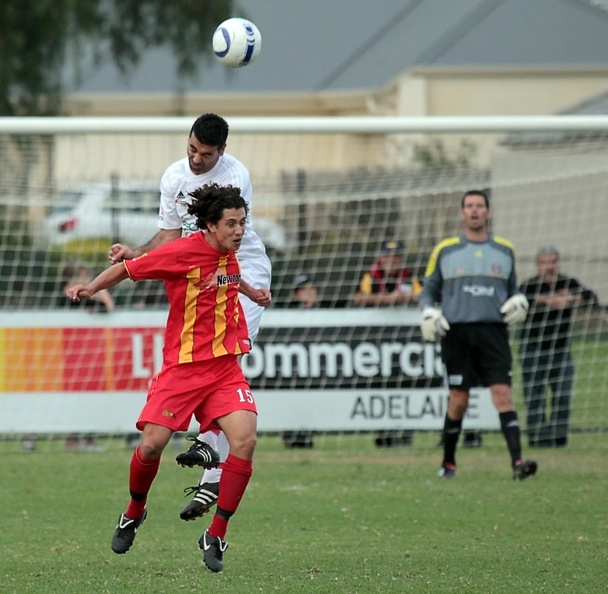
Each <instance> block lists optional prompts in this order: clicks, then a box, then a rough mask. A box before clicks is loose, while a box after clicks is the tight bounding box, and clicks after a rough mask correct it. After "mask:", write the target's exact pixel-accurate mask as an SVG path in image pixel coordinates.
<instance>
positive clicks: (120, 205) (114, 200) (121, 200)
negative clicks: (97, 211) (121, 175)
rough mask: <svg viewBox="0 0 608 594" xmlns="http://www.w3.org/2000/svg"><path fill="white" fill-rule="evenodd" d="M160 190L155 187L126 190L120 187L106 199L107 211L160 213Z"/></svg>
mask: <svg viewBox="0 0 608 594" xmlns="http://www.w3.org/2000/svg"><path fill="white" fill-rule="evenodd" d="M158 206H159V191H158V188H153V189H136V190H125V189H122V188H118V190H116V191H115V192H114V193H113V194H112V195H111V196H109V197H108V199H107V200H106V201H104V204H103V209H104V210H105V211H108V210H112V209H116V210H117V211H120V212H140V213H153V214H156V213H158Z"/></svg>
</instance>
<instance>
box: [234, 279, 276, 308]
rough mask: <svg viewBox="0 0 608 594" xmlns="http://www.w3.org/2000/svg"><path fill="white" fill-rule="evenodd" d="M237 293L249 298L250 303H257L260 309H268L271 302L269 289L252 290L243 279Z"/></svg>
mask: <svg viewBox="0 0 608 594" xmlns="http://www.w3.org/2000/svg"><path fill="white" fill-rule="evenodd" d="M239 292H241V293H243V295H245V297H249V299H251V301H253V302H254V303H257V304H258V305H259V306H260V307H268V306H269V305H270V303H271V301H272V294H271V293H270V290H269V289H254V288H253V287H252V286H251V285H250V284H249V283H248V282H246V281H244V280H243V279H241V281H240V283H239Z"/></svg>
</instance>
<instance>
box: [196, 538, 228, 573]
mask: <svg viewBox="0 0 608 594" xmlns="http://www.w3.org/2000/svg"><path fill="white" fill-rule="evenodd" d="M198 546H199V547H200V548H201V550H202V551H203V562H204V563H205V565H206V566H207V568H208V569H210V570H211V571H213V572H214V573H221V571H222V570H223V569H224V551H225V550H226V549H227V548H228V543H227V542H226V541H225V540H224V539H223V538H220V537H219V536H211V535H210V534H209V530H205V532H203V535H202V536H201V537H200V538H199V539H198Z"/></svg>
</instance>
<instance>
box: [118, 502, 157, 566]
mask: <svg viewBox="0 0 608 594" xmlns="http://www.w3.org/2000/svg"><path fill="white" fill-rule="evenodd" d="M147 515H148V510H147V509H145V508H144V513H143V514H142V516H141V518H138V519H137V520H135V519H133V518H129V516H127V515H126V514H120V516H119V517H118V525H117V526H116V530H114V534H113V536H112V550H113V551H114V552H115V553H116V554H117V555H122V554H123V553H126V552H127V551H128V550H129V549H130V548H131V545H132V544H133V541H134V540H135V535H136V534H137V531H138V530H139V527H140V526H141V525H142V524H143V523H144V520H145V519H146V516H147Z"/></svg>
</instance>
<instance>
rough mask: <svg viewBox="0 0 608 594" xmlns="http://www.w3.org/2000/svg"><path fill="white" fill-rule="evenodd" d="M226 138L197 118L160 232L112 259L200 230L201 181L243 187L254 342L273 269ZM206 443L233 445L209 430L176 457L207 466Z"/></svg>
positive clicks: (197, 498)
mask: <svg viewBox="0 0 608 594" xmlns="http://www.w3.org/2000/svg"><path fill="white" fill-rule="evenodd" d="M227 138H228V124H227V122H226V121H225V120H224V119H223V118H222V117H220V116H218V115H216V114H213V113H207V114H204V115H202V116H200V117H199V118H198V119H197V120H196V121H195V122H194V124H193V125H192V128H191V130H190V135H189V136H188V148H187V156H186V157H185V158H184V159H181V160H179V161H177V162H175V163H173V164H172V165H170V166H169V167H168V168H167V169H166V170H165V173H164V174H163V176H162V179H161V182H160V210H159V222H158V226H159V227H160V230H159V232H158V233H157V234H156V235H155V236H154V237H153V238H152V239H151V240H150V241H149V242H148V243H146V244H145V245H142V246H140V247H138V248H135V249H131V248H129V247H127V246H124V245H122V244H114V245H113V246H112V247H111V249H110V256H109V258H110V261H111V262H112V263H116V262H120V261H122V260H129V259H132V258H134V257H136V256H139V255H141V254H143V253H145V252H149V251H151V250H153V249H156V248H157V247H159V246H161V245H163V244H165V243H167V242H169V241H173V240H175V239H178V238H179V237H182V236H187V235H190V234H191V233H193V232H194V231H196V230H197V228H196V222H195V219H194V217H192V215H190V214H188V204H189V203H190V202H191V196H190V192H193V191H194V190H196V189H198V188H200V187H201V186H203V185H205V184H210V183H216V184H219V185H222V186H226V185H231V186H234V187H237V188H240V190H241V196H242V197H243V198H244V199H245V202H246V203H247V207H248V215H247V225H246V231H245V234H244V235H243V240H242V243H241V247H240V249H239V252H238V259H239V261H240V263H241V292H242V293H243V294H242V295H241V297H240V301H241V303H242V305H243V309H244V311H245V318H246V320H247V327H248V329H249V339H250V340H251V341H252V342H253V341H254V340H255V338H256V336H257V334H258V331H259V325H260V320H261V317H262V313H263V311H264V307H266V306H268V305H270V299H271V295H270V281H271V272H272V268H271V264H270V260H269V258H268V256H267V255H266V248H265V247H264V244H263V242H262V240H261V239H260V238H259V237H258V235H257V234H256V233H255V231H254V229H253V225H252V217H251V198H252V193H253V192H252V187H251V180H250V177H249V171H248V170H247V168H246V167H245V166H244V165H243V164H242V163H241V162H240V161H239V160H238V159H235V158H234V157H233V156H231V155H228V154H226V153H225V150H226V140H227ZM243 281H244V282H243ZM207 444H210V445H211V446H212V447H213V448H215V449H217V450H218V451H219V453H220V460H221V461H223V460H225V458H226V456H227V455H228V450H229V447H228V442H227V440H226V437H225V436H224V434H223V433H219V434H218V435H216V434H213V433H211V432H208V433H205V434H204V435H200V436H199V437H198V438H196V439H195V440H194V443H193V444H192V446H191V447H190V449H189V450H188V451H187V452H184V453H182V454H180V455H179V456H177V458H176V460H177V462H178V463H179V464H181V465H182V466H190V467H192V466H205V465H206V464H207V463H208V461H209V457H210V456H212V454H213V453H212V452H209V450H208V446H207ZM220 474H221V468H212V469H206V470H205V472H204V474H203V476H202V477H201V480H200V481H199V484H198V485H196V486H194V487H190V488H188V489H186V491H189V492H190V493H191V494H194V497H193V499H192V501H190V503H189V504H188V505H187V506H186V507H185V508H184V509H183V510H182V512H181V513H180V517H181V518H182V519H183V520H194V519H196V518H198V517H200V516H202V515H203V514H204V513H206V512H207V511H209V509H210V508H211V506H213V505H214V504H215V503H216V502H217V497H218V493H219V480H220Z"/></svg>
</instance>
